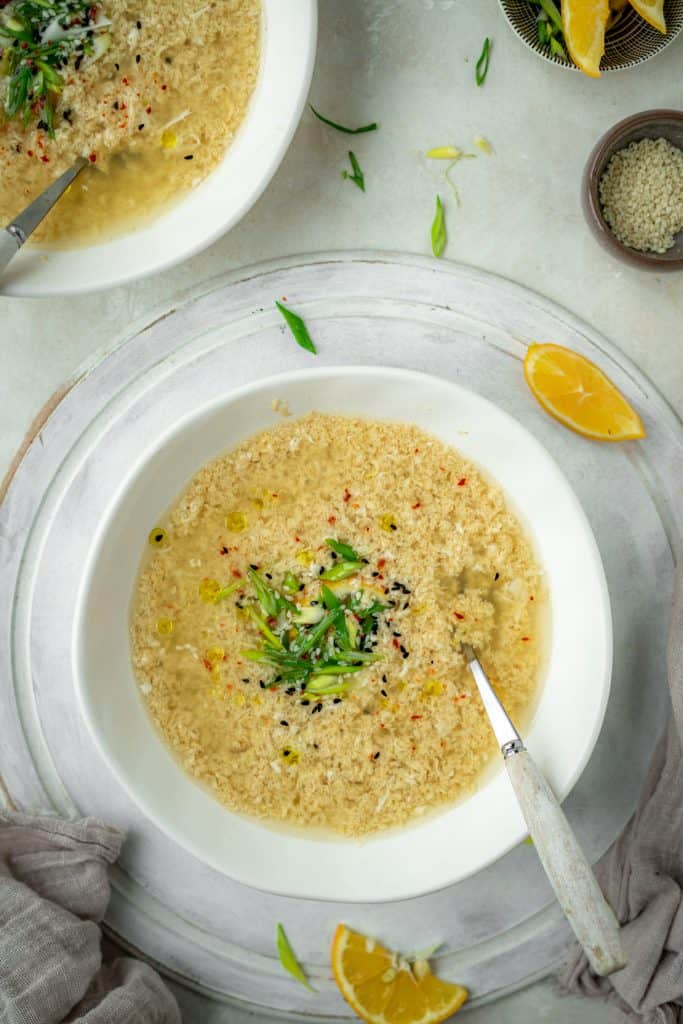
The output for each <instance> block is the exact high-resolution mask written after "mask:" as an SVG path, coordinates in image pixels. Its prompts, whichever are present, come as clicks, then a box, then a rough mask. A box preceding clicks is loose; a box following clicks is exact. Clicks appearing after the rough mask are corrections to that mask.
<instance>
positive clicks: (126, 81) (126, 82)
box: [121, 78, 129, 85]
mask: <svg viewBox="0 0 683 1024" xmlns="http://www.w3.org/2000/svg"><path fill="white" fill-rule="evenodd" d="M121 81H122V82H123V84H124V85H128V84H129V83H128V79H127V78H122V79H121Z"/></svg>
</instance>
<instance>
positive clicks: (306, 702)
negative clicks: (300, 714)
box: [301, 700, 311, 708]
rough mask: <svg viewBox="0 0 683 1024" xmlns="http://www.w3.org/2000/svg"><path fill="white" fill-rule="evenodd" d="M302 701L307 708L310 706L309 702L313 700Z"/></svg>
mask: <svg viewBox="0 0 683 1024" xmlns="http://www.w3.org/2000/svg"><path fill="white" fill-rule="evenodd" d="M301 703H302V704H303V706H304V707H305V708H307V707H308V705H309V704H310V703H311V702H310V700H302V701H301Z"/></svg>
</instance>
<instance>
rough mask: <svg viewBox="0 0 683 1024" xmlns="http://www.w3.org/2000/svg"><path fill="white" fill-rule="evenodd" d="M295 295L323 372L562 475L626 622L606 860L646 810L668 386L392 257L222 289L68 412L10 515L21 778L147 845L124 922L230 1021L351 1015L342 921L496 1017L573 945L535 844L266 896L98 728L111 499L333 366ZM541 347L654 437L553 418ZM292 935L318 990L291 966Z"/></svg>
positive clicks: (156, 328)
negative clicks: (406, 374)
mask: <svg viewBox="0 0 683 1024" xmlns="http://www.w3.org/2000/svg"><path fill="white" fill-rule="evenodd" d="M282 296H286V297H287V299H288V302H289V304H290V305H291V307H292V308H294V309H295V310H296V311H297V312H299V313H300V314H301V315H303V316H304V317H305V319H306V321H307V323H308V325H309V328H310V330H311V334H312V335H313V337H314V338H315V340H316V342H317V344H318V346H319V353H320V354H319V356H318V357H317V362H318V365H320V364H328V365H332V364H338V363H356V364H358V363H368V364H380V363H381V364H388V365H393V366H405V367H413V368H416V369H420V370H425V371H428V372H432V373H435V374H437V375H439V376H445V377H448V378H451V379H453V380H457V381H458V382H460V383H462V384H463V385H464V386H466V387H469V388H472V389H474V390H476V391H479V392H480V393H481V394H483V395H485V396H486V397H487V398H489V399H491V400H492V401H494V402H496V403H497V404H498V405H500V406H501V407H502V408H504V409H506V410H507V411H508V412H509V413H511V414H512V415H513V416H515V417H517V419H518V420H520V421H521V422H522V423H523V424H524V425H525V426H526V427H527V429H529V430H530V431H531V432H532V433H533V434H535V435H536V436H537V437H538V438H539V439H540V440H541V441H542V442H543V443H544V444H545V445H546V447H547V448H548V450H549V451H550V453H551V454H552V455H553V456H554V458H555V459H556V460H557V462H558V463H559V464H560V466H561V467H562V469H563V470H564V472H565V474H566V475H567V477H568V479H569V481H570V483H571V484H572V485H573V487H574V489H575V491H576V493H577V494H578V496H579V498H580V500H581V501H582V503H583V506H584V508H585V510H586V513H587V514H588V517H589V519H590V521H591V525H592V527H593V530H594V532H595V535H596V539H597V541H598V544H599V547H600V550H601V554H602V558H603V561H604V564H605V569H606V573H607V579H608V583H609V587H610V593H611V599H612V606H613V614H614V627H615V668H614V681H613V686H612V695H611V698H610V703H609V707H608V710H607V716H606V720H605V725H604V728H603V731H602V734H601V737H600V740H599V742H598V745H597V747H596V750H595V752H594V755H593V757H592V759H591V761H590V763H589V765H588V767H587V769H586V771H585V772H584V774H583V776H582V777H581V779H580V781H579V783H578V784H577V786H576V787H575V789H574V790H573V792H572V793H571V795H570V797H569V798H568V800H567V801H566V803H565V809H566V811H567V814H568V816H569V818H570V820H571V822H572V824H573V825H574V827H575V829H576V831H577V832H578V835H579V837H580V839H581V841H582V843H583V844H584V846H585V848H586V850H587V852H588V853H589V855H590V856H591V858H592V859H597V858H598V857H599V856H600V855H601V854H602V853H603V852H604V851H605V850H606V849H607V848H608V847H609V846H610V844H611V843H612V842H613V841H614V839H615V838H616V836H617V835H618V834H619V832H620V831H621V829H622V827H623V825H624V824H625V822H626V821H627V819H628V818H629V816H630V815H631V813H632V811H633V808H634V806H635V803H636V799H637V795H638V791H639V788H640V785H641V782H642V781H643V779H644V776H645V772H646V768H647V764H648V761H649V758H650V755H651V752H652V750H653V747H654V744H655V741H656V738H657V735H658V733H659V731H660V729H661V727H662V725H663V722H664V719H665V715H666V709H667V696H666V689H665V641H666V627H667V621H668V607H669V600H670V595H671V588H672V579H673V568H674V552H675V551H676V550H677V548H678V547H679V545H680V538H681V536H682V534H683V503H681V500H680V499H681V493H682V492H681V485H680V481H681V480H683V427H682V426H681V423H680V422H679V421H678V419H677V418H676V417H675V415H674V414H673V412H672V411H671V410H670V409H669V407H668V406H667V405H666V403H665V402H664V400H663V399H662V398H661V397H660V396H659V395H658V393H657V392H656V391H655V389H654V388H653V386H652V385H651V384H650V382H649V381H648V380H646V379H645V378H644V377H643V376H642V375H641V374H640V373H639V372H638V371H637V370H636V369H635V368H634V367H633V366H631V365H630V364H628V362H627V361H626V360H625V358H624V357H623V356H622V355H620V354H619V353H618V352H617V351H616V350H615V349H614V348H613V347H611V346H610V345H609V343H608V342H607V341H606V340H605V339H604V338H602V337H600V336H599V335H598V334H596V332H595V331H593V330H592V329H591V328H589V327H588V326H587V325H586V324H584V323H582V322H581V321H580V320H578V319H576V318H575V317H573V316H571V315H570V314H569V313H567V312H566V311H564V310H562V309H560V308H559V307H557V306H555V305H553V304H552V303H550V302H548V301H546V300H545V299H542V298H541V297H539V296H537V295H535V294H534V293H532V292H529V291H527V290H525V289H522V288H520V287H518V286H516V285H514V284H511V283H510V282H507V281H504V280H501V279H499V278H496V277H492V276H490V275H487V274H484V273H481V272H478V271H475V270H471V269H468V268H465V267H461V266H457V265H453V264H450V263H445V262H443V263H436V262H435V261H431V260H429V261H428V260H423V259H420V258H418V257H408V256H391V255H387V254H368V253H365V254H362V253H361V254H341V255H339V254H332V255H328V256H317V257H315V258H312V259H305V258H303V257H302V258H298V259H296V258H295V259H291V260H288V261H284V262H280V263H278V264H277V265H269V266H264V267H258V268H252V269H249V270H245V271H241V272H240V273H238V274H236V275H234V276H232V277H231V278H230V279H228V280H227V281H221V282H218V283H214V284H213V286H212V288H211V290H210V291H208V292H207V293H206V294H205V295H204V296H202V297H201V298H199V299H196V300H194V301H192V302H188V303H187V304H185V305H182V306H180V307H179V308H178V309H175V310H172V311H171V312H169V313H166V314H165V315H163V316H161V317H160V318H159V319H157V320H155V321H154V322H153V323H151V324H149V325H148V326H147V327H145V328H144V329H142V330H140V331H137V332H136V333H135V335H134V336H133V337H130V338H129V339H128V340H127V341H126V342H125V343H124V344H122V345H121V346H120V347H118V348H117V349H116V350H115V351H114V352H113V353H112V354H111V355H109V356H107V357H106V358H104V359H102V361H100V362H99V363H98V364H97V365H96V366H95V367H93V368H91V369H89V370H88V371H87V372H84V373H83V375H82V376H81V377H80V378H79V380H78V382H77V383H76V385H75V386H74V387H73V388H72V389H71V390H70V391H69V392H68V393H67V394H66V395H65V396H64V397H63V398H62V399H61V401H60V402H59V403H58V404H57V405H56V407H55V408H54V410H53V411H52V413H51V414H50V416H49V417H48V419H47V420H46V422H45V423H44V424H43V425H42V428H41V429H40V432H39V433H38V435H37V436H36V437H35V439H34V440H33V443H32V444H31V445H30V447H29V448H28V450H27V452H26V453H25V455H24V458H23V460H22V461H21V463H20V465H19V466H18V468H17V470H16V472H15V475H14V477H13V479H12V481H11V483H10V486H9V488H8V490H7V493H6V495H5V499H4V503H3V505H2V507H1V508H0V564H2V569H3V575H2V587H0V629H1V630H2V633H1V634H0V687H2V702H1V705H0V735H1V736H2V744H1V745H0V771H1V772H2V776H3V778H4V783H5V786H6V789H7V792H8V794H9V795H10V796H11V799H12V800H13V801H14V803H15V804H16V805H17V806H20V807H23V808H48V809H53V810H55V811H57V812H59V813H62V814H69V815H75V814H79V813H80V814H83V813H87V814H92V815H96V816H99V817H101V818H103V819H105V820H107V821H110V822H112V823H114V824H117V825H120V826H122V827H123V828H125V829H127V831H128V836H129V838H128V840H127V842H126V845H125V847H124V852H123V855H122V858H121V861H120V863H119V864H118V865H117V867H116V868H115V869H114V872H113V898H112V903H111V907H110V910H109V913H108V916H107V924H108V927H109V928H110V930H111V932H112V933H113V934H114V935H115V936H117V937H118V938H119V940H120V941H121V943H122V944H124V945H126V946H129V947H132V948H133V949H135V950H138V951H141V952H142V953H143V954H144V955H146V956H148V957H149V958H150V959H151V960H153V961H155V962H156V963H157V964H158V965H159V966H160V968H161V969H162V970H165V971H166V972H167V973H168V974H169V975H170V976H171V977H173V978H175V979H177V980H178V981H180V982H182V983H184V984H187V985H191V986H193V987H194V988H196V989H197V990H198V991H199V992H201V993H204V994H205V996H206V1000H207V1004H206V1005H207V1012H208V1010H209V1005H210V1003H212V1002H213V1001H216V1000H231V999H232V1000H238V1001H239V1002H241V1003H246V1004H250V1005H252V1006H254V1007H258V1008H260V1011H261V1012H260V1016H264V1015H267V1013H268V1012H269V1011H272V1012H274V1013H279V1014H283V1013H284V1014H289V1013H291V1014H297V1015H301V1014H306V1015H307V1016H309V1017H310V1018H311V1019H314V1018H316V1017H319V1018H322V1019H330V1018H337V1019H339V1018H346V1017H349V1016H350V1013H349V1012H348V1008H347V1007H346V1005H345V1004H344V1003H343V1001H342V1000H341V998H340V997H339V996H338V994H337V992H336V989H335V987H334V984H333V982H332V979H331V976H330V971H329V967H328V949H329V940H330V936H331V934H332V931H333V928H334V926H335V924H336V923H337V922H338V921H339V920H344V921H346V922H347V923H348V924H350V925H352V926H356V927H358V928H360V929H363V930H366V931H367V932H369V933H372V934H375V935H376V936H377V937H378V938H380V939H384V940H386V941H387V942H389V943H390V944H393V945H395V946H397V947H402V948H404V949H406V950H410V949H419V948H424V947H426V946H429V945H432V944H433V943H435V942H439V941H440V942H443V943H444V946H443V949H442V950H441V951H440V953H439V955H438V956H437V962H438V969H439V971H440V972H441V973H442V974H443V975H444V976H445V977H448V978H452V979H453V980H458V981H460V982H462V983H464V984H466V985H467V986H468V987H469V988H470V989H471V991H472V996H473V1002H478V1001H483V1000H485V999H491V998H493V997H495V996H497V995H501V994H503V993H505V992H508V991H511V990H513V989H514V988H517V987H519V986H521V985H522V984H525V983H527V982H529V981H531V980H533V979H534V978H538V977H541V976H543V975H544V974H547V973H548V972H549V971H550V970H552V969H553V967H554V966H555V965H556V964H557V963H558V962H559V960H560V959H561V958H562V955H563V953H564V951H565V949H566V947H567V943H568V941H569V934H568V929H567V927H566V925H565V923H564V921H563V920H562V918H561V915H560V913H559V910H558V909H557V907H556V905H555V904H554V902H553V901H552V899H551V894H550V891H549V887H548V885H547V882H546V881H545V878H544V877H543V874H542V871H541V870H540V868H539V866H538V863H537V860H536V856H535V852H534V850H533V848H532V847H530V846H527V845H521V846H519V847H517V848H515V849H514V850H513V851H512V852H511V853H509V854H507V855H506V856H505V857H503V858H502V859H501V860H500V861H498V862H497V863H495V864H494V865H492V866H491V867H489V868H487V869H486V870H485V871H483V872H481V873H480V874H478V875H476V876H474V877H472V878H469V879H466V880H465V881H463V882H461V883H459V884H458V885H455V886H453V887H451V888H450V889H447V890H445V891H442V892H438V893H433V894H431V895H428V896H424V897H421V898H419V899H415V900H411V901H407V902H403V903H394V904H382V905H348V904H346V905H339V904H331V903H318V902H313V901H299V902H297V901H293V900H288V899H285V898H281V897H275V896H271V895H267V894H263V893H259V892H256V891H254V890H250V889H248V888H246V887H243V886H240V885H238V884H236V883H234V882H232V881H230V880H229V879H227V878H224V877H223V876H221V875H219V874H217V873H216V872H214V871H213V870H211V869H210V868H208V867H205V866H204V865H202V864H200V863H199V862H198V861H196V860H195V859H194V858H193V857H192V856H190V855H189V854H187V853H185V852H184V851H183V850H181V849H180V848H178V847H176V846H174V845H173V844H172V843H171V842H170V840H168V839H167V838H166V837H165V836H163V835H162V834H161V833H160V832H158V831H157V830H156V829H155V828H154V827H153V826H152V825H151V824H150V823H148V822H147V821H146V820H145V819H144V818H143V817H142V815H141V814H140V812H139V811H137V809H136V808H135V806H134V805H133V804H132V803H131V802H130V801H129V800H128V799H127V797H126V795H125V794H124V792H123V791H122V790H121V789H120V788H119V786H118V785H117V784H116V782H115V781H114V780H113V779H112V778H110V777H109V775H108V773H107V771H106V769H105V766H104V764H103V762H102V761H101V759H100V758H99V756H98V754H97V752H96V751H95V750H94V748H93V746H92V743H91V741H90V738H89V736H88V734H87V733H86V731H85V728H84V726H83V724H82V722H81V721H80V720H79V718H78V716H77V712H76V707H75V703H74V700H73V690H72V674H71V664H70V635H71V625H72V616H73V606H74V598H75V594H76V589H77V583H78V580H79V575H80V571H81V567H82V565H83V561H84V558H85V555H86V552H87V549H88V545H89V542H90V538H91V536H92V533H93V530H94V529H95V527H96V526H97V524H98V522H99V521H100V520H101V517H102V515H103V511H104V509H105V508H106V506H107V503H108V501H109V498H110V495H111V494H112V492H113V491H114V489H115V488H116V485H117V482H118V481H119V480H120V478H121V476H122V474H123V473H124V472H125V470H126V467H127V466H128V465H129V463H130V461H131V459H132V457H133V455H134V454H135V453H136V451H137V450H138V448H139V446H140V443H141V439H142V438H149V437H150V436H152V435H154V434H155V433H156V432H158V431H161V430H165V429H167V428H168V427H169V426H170V425H171V424H172V423H173V422H174V421H175V420H177V418H178V417H180V416H182V415H183V414H184V413H186V412H187V411H188V410H190V409H192V408H194V407H196V406H197V405H198V404H199V405H201V404H203V403H205V402H208V401H210V400H211V399H213V398H215V397H216V396H218V395H220V394H223V393H225V391H227V390H230V389H232V388H235V387H237V386H239V385H242V384H244V383H246V382H248V381H251V380H255V379H257V378H259V377H262V376H265V375H269V374H272V373H277V372H279V371H285V370H289V369H293V368H295V367H305V366H307V365H311V360H312V358H313V357H311V356H310V355H309V354H307V353H305V352H304V351H302V350H301V349H299V348H298V347H297V346H296V345H295V344H294V342H293V340H292V338H291V336H290V335H289V334H288V333H287V332H285V331H284V329H283V326H282V321H281V318H280V316H279V314H278V313H277V312H276V311H275V310H274V307H273V302H274V299H276V298H280V297H282ZM578 304H580V298H579V297H577V305H578ZM532 340H539V341H554V342H558V343H560V344H565V345H569V346H571V347H573V348H575V349H578V350H579V351H582V352H584V353H586V354H587V355H588V356H590V357H591V358H593V359H594V360H596V361H597V362H599V363H600V364H601V365H602V366H603V367H604V369H606V370H607V372H608V373H609V374H610V375H611V377H612V378H613V379H614V381H615V382H616V383H617V384H618V386H619V387H620V388H621V389H622V390H623V391H624V392H625V393H626V394H627V395H628V396H629V398H630V399H631V400H632V401H633V403H634V404H635V405H636V407H637V408H638V410H639V411H640V413H641V414H642V416H643V419H644V421H645V424H646V427H647V430H648V438H647V440H646V441H645V442H643V443H638V444H632V445H627V446H610V445H605V446H600V445H597V444H593V443H591V442H588V441H585V440H583V439H581V438H578V437H576V436H574V435H573V434H571V433H570V432H568V431H566V430H564V429H563V428H562V427H560V426H559V425H557V424H556V423H555V422H554V421H553V420H551V419H549V418H548V417H547V416H546V415H545V414H544V413H543V412H542V410H541V409H540V408H539V407H538V406H537V405H536V403H535V402H534V400H533V399H532V398H531V396H530V394H529V393H528V391H527V389H526V386H525V384H524V380H523V375H522V371H521V359H522V358H523V355H524V351H525V348H526V345H527V344H528V343H529V342H530V341H532ZM398 415H400V410H397V416H398ZM576 642H577V643H580V642H581V638H580V637H577V638H576ZM277 921H283V922H284V923H285V925H286V927H287V930H288V932H289V934H290V936H291V938H292V940H293V942H294V945H295V947H296V949H297V951H298V953H299V954H300V956H301V958H302V960H303V961H304V962H305V964H306V966H307V968H308V970H309V972H310V973H311V975H312V977H313V981H314V984H315V985H316V987H317V988H318V994H317V995H316V996H310V995H309V994H307V993H306V992H305V991H304V990H303V989H301V988H299V987H298V986H297V985H296V984H295V983H294V982H292V981H291V980H290V979H289V978H288V977H287V976H285V975H284V974H283V973H282V971H281V969H280V967H279V964H278V962H277V959H276V956H275V951H274V930H275V923H276V922H277Z"/></svg>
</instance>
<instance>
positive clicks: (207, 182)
mask: <svg viewBox="0 0 683 1024" xmlns="http://www.w3.org/2000/svg"><path fill="white" fill-rule="evenodd" d="M260 5H261V19H262V22H261V52H260V64H259V72H258V77H257V81H256V84H255V86H254V91H253V93H252V95H251V98H250V100H249V105H248V107H247V111H246V113H245V116H244V118H243V120H242V122H241V124H240V126H239V128H238V130H237V132H236V134H235V138H234V139H233V141H232V143H231V144H230V145H229V146H228V147H227V149H226V150H225V153H224V154H223V157H222V158H221V161H220V162H219V163H218V164H217V165H216V167H214V169H213V170H212V171H211V172H210V174H209V175H207V177H206V178H204V179H203V180H202V181H201V182H200V183H199V185H198V186H197V188H195V189H190V190H189V191H188V192H186V193H184V194H183V195H182V196H180V197H179V199H178V200H177V201H176V202H173V203H171V205H170V206H169V207H168V209H167V210H165V211H163V212H162V213H161V214H160V215H159V216H158V217H155V218H153V219H152V220H151V221H150V222H149V223H148V224H145V225H143V226H142V227H141V228H139V229H138V230H133V231H129V232H126V233H124V234H122V235H120V236H117V237H115V238H113V239H112V240H110V241H107V242H99V243H96V244H93V245H84V246H76V247H74V248H66V249H50V248H41V247H39V246H35V247H33V246H28V247H24V248H23V249H22V250H21V251H20V252H19V253H18V254H17V256H16V257H15V259H14V260H12V263H11V264H10V266H9V268H8V269H7V271H6V272H5V274H4V275H3V276H2V278H0V296H6V297H18V298H43V297H46V298H51V297H62V296H71V295H83V294H91V293H96V292H100V291H103V290H105V289H108V288H114V287H118V286H120V285H125V284H128V283H131V282H133V281H137V280H142V279H143V278H145V277H149V276H151V275H153V274H157V273H162V272H163V271H165V270H169V269H170V268H172V267H175V266H177V265H178V264H180V263H182V262H184V261H185V260H187V259H190V258H191V257H192V256H195V255H197V254H198V253H200V252H202V251H203V250H204V249H206V248H207V247H208V246H210V245H212V244H213V243H214V242H216V241H217V240H218V239H219V238H221V237H222V236H223V235H224V234H225V233H226V232H227V231H229V230H230V229H231V228H233V227H234V226H235V225H236V224H237V223H238V222H239V221H240V220H241V219H242V218H243V217H244V216H245V215H246V214H247V213H248V212H249V210H250V209H251V208H252V206H253V205H254V204H255V203H256V202H257V200H258V199H259V198H260V197H261V195H262V194H263V192H264V191H265V189H266V188H267V186H268V185H269V184H270V182H271V180H272V178H273V176H274V175H275V173H276V171H277V170H278V167H279V166H280V164H281V162H282V160H283V159H284V156H285V154H286V152H287V150H288V149H289V146H290V143H291V141H292V139H293V137H294V134H295V132H296V130H297V128H298V126H299V122H300V120H301V116H302V113H303V110H304V106H305V103H306V98H307V96H308V93H309V90H310V85H311V80H312V77H313V69H314V64H315V56H316V49H317V32H318V0H260ZM285 10H286V12H288V13H287V14H286V16H285V17H283V11H285ZM287 18H289V19H290V20H291V22H292V24H291V26H290V25H289V23H287V31H289V33H290V36H291V39H290V43H291V47H295V49H294V50H292V48H291V47H289V48H288V52H287V58H286V60H280V58H279V57H278V49H279V44H277V43H276V41H275V39H274V38H273V35H272V23H273V20H274V19H275V20H276V21H277V22H278V23H279V24H281V25H282V24H284V23H285V22H286V19H287ZM278 62H279V63H278ZM269 73H271V74H272V75H273V81H272V86H271V78H270V77H269ZM266 91H268V95H266ZM273 104H275V107H274V108H273ZM264 111H267V112H268V116H269V117H270V118H271V120H272V124H271V133H270V136H269V138H268V151H267V154H266V155H265V156H264V157H263V160H262V162H261V161H260V160H259V163H258V173H256V174H254V173H249V175H248V178H247V179H243V180H246V181H247V183H246V185H245V187H244V189H243V194H242V197H241V199H240V201H239V202H238V203H237V204H236V205H235V206H234V207H233V208H232V210H231V211H230V212H229V214H228V216H225V217H221V216H220V215H218V216H217V217H216V218H215V219H214V220H212V221H211V223H210V225H209V226H208V228H207V229H206V230H204V231H202V232H201V233H198V232H194V237H192V235H193V226H194V223H195V220H196V218H195V217H194V216H193V209H191V207H194V205H195V203H196V202H200V203H201V204H202V205H203V202H202V200H201V198H200V197H201V195H202V193H205V192H208V191H209V190H210V189H213V188H214V186H216V185H217V183H218V182H219V181H220V179H221V172H222V170H223V168H224V167H225V166H226V165H227V164H228V163H229V162H230V160H231V156H232V158H233V159H234V160H235V161H236V162H238V163H237V167H236V170H235V173H240V174H241V173H243V172H244V171H245V170H247V168H246V166H241V164H244V163H245V161H246V159H247V158H248V154H247V153H246V152H245V151H246V149H248V147H252V148H253V146H254V144H255V136H252V134H251V132H252V127H253V126H252V121H253V119H254V113H255V112H256V113H257V114H258V115H259V116H261V115H262V113H263V112H264ZM262 155H263V154H262V153H261V152H259V158H260V157H261V156H262ZM249 169H250V171H253V168H251V167H250V168H249ZM222 188H223V186H221V189H222ZM214 198H215V197H214ZM211 201H212V197H211V196H209V197H208V199H207V200H206V202H211ZM207 219H208V218H207ZM169 242H170V244H169ZM136 260H137V261H138V262H137V264H136V262H135V261H136ZM85 261H87V262H88V263H90V264H93V265H94V266H95V267H96V268H97V270H96V273H89V272H86V273H85V274H84V275H83V278H82V277H80V276H79V273H78V269H79V268H81V270H82V267H83V264H84V262H85Z"/></svg>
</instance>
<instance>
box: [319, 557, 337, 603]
mask: <svg viewBox="0 0 683 1024" xmlns="http://www.w3.org/2000/svg"><path fill="white" fill-rule="evenodd" d="M342 564H343V563H342ZM320 596H321V597H322V599H323V604H324V605H325V607H326V608H327V610H328V611H330V612H331V611H333V609H335V608H339V607H340V604H341V602H340V600H339V598H338V597H337V595H336V594H335V593H333V592H332V591H331V590H330V588H329V587H326V586H325V585H324V584H323V586H322V588H321V590H320Z"/></svg>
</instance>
